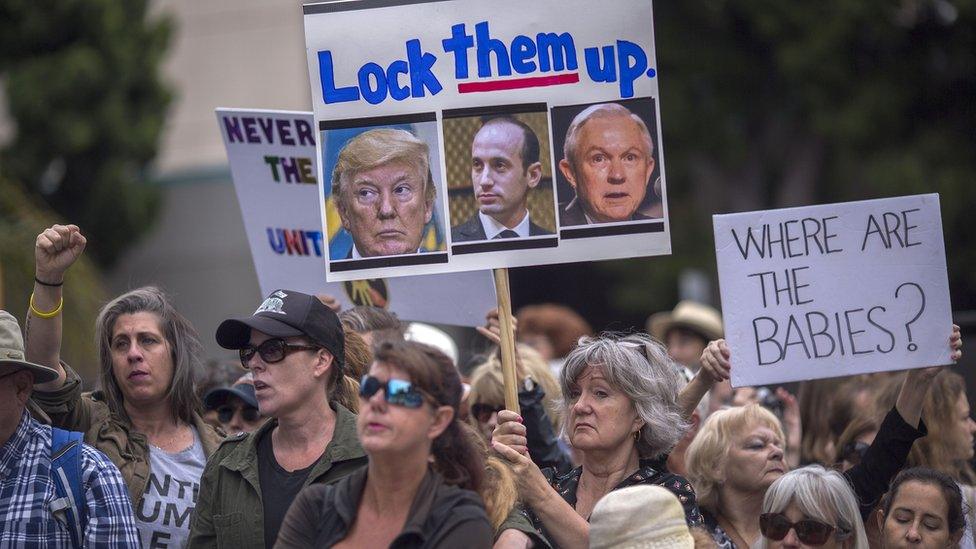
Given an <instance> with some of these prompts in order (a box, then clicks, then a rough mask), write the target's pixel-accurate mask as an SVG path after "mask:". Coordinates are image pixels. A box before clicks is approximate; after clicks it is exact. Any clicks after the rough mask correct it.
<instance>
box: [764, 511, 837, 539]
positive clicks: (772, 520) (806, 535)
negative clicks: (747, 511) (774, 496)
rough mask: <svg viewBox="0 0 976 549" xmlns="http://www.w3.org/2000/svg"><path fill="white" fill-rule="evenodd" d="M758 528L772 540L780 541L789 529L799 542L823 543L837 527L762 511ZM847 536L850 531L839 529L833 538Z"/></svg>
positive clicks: (817, 521)
mask: <svg viewBox="0 0 976 549" xmlns="http://www.w3.org/2000/svg"><path fill="white" fill-rule="evenodd" d="M759 530H760V531H761V532H762V535H763V536H765V537H766V538H767V539H770V540H773V541H780V540H781V539H783V538H785V537H786V535H787V534H789V533H790V530H793V531H794V532H796V537H797V539H799V540H800V541H801V542H803V543H805V544H807V545H823V544H825V543H827V541H828V540H830V536H831V534H833V533H834V531H835V530H837V529H836V528H834V527H833V526H831V525H829V524H824V523H822V522H820V521H819V520H813V519H803V520H801V521H798V522H791V521H790V519H788V518H786V515H784V514H783V513H763V514H761V515H759ZM848 536H850V532H845V531H843V530H841V531H839V532H837V535H836V536H835V538H836V539H837V541H841V540H844V539H846V538H847V537H848Z"/></svg>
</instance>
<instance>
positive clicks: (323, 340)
mask: <svg viewBox="0 0 976 549" xmlns="http://www.w3.org/2000/svg"><path fill="white" fill-rule="evenodd" d="M251 328H254V329H255V330H257V331H259V332H262V333H265V334H268V335H269V336H272V337H294V336H305V337H307V338H309V339H311V340H312V342H314V343H316V344H318V345H321V346H322V347H324V348H325V349H326V350H327V351H329V352H330V353H332V356H333V357H334V358H335V362H336V364H338V365H339V367H340V368H341V367H342V366H343V364H344V358H345V345H344V339H343V334H342V324H341V323H340V322H339V316H338V315H336V314H335V312H334V311H333V310H332V309H330V308H328V307H326V306H325V305H324V304H323V303H322V302H321V301H319V299H318V298H317V297H315V296H313V295H308V294H303V293H301V292H296V291H293V290H275V291H273V292H271V295H269V296H268V297H267V298H266V299H265V300H264V301H263V302H262V303H261V306H260V307H258V309H257V310H256V311H254V314H253V315H251V316H249V317H246V318H229V319H227V320H225V321H223V322H221V323H220V326H218V327H217V344H219V345H220V346H221V347H223V348H225V349H241V348H243V347H244V346H246V345H247V344H248V343H249V342H250V341H251Z"/></svg>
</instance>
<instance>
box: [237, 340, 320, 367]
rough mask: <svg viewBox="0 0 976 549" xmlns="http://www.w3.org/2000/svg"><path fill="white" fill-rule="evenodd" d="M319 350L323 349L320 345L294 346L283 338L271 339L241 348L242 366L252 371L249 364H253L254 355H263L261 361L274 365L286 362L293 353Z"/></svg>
mask: <svg viewBox="0 0 976 549" xmlns="http://www.w3.org/2000/svg"><path fill="white" fill-rule="evenodd" d="M317 349H321V347H319V346H318V345H294V344H291V343H285V340H284V339H281V338H275V339H269V340H267V341H264V342H262V343H261V344H260V345H258V346H254V345H245V346H244V347H241V348H240V353H241V366H243V367H244V369H245V370H250V369H251V367H250V366H248V363H249V362H251V358H253V357H254V353H257V354H259V355H261V360H263V361H265V362H266V363H268V364H274V363H275V362H281V361H282V360H284V359H285V356H286V355H287V354H288V353H289V352H291V351H314V350H317Z"/></svg>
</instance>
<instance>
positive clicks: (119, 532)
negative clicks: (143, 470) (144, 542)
mask: <svg viewBox="0 0 976 549" xmlns="http://www.w3.org/2000/svg"><path fill="white" fill-rule="evenodd" d="M81 482H82V487H83V488H84V491H85V501H86V502H87V504H88V524H87V526H86V527H85V537H84V545H85V547H110V548H114V547H119V548H121V547H139V534H138V532H137V531H136V522H135V518H134V517H133V515H132V504H131V503H130V502H129V494H128V492H127V491H126V487H125V482H124V481H123V480H122V474H121V473H119V470H118V469H117V468H116V467H115V465H114V464H112V462H111V461H109V460H108V458H107V457H105V455H104V454H102V453H101V452H99V451H98V450H96V449H94V448H92V447H91V446H88V445H87V444H85V445H83V446H82V451H81ZM55 498H56V493H55V490H54V481H53V480H52V479H51V427H49V426H47V425H42V424H41V423H38V422H37V421H36V420H34V418H32V417H31V416H30V414H28V413H27V411H24V413H23V415H22V416H21V418H20V424H19V425H18V426H17V430H16V431H15V432H14V434H13V436H11V437H10V439H9V440H8V441H7V442H6V444H4V445H3V447H0V547H4V548H8V547H10V548H19V549H32V548H42V547H43V548H55V549H56V548H60V547H64V548H71V536H70V535H69V534H68V529H67V527H66V526H65V525H64V524H63V523H62V522H60V521H59V520H58V518H55V516H54V515H53V514H52V513H51V510H50V508H49V506H50V504H51V501H52V500H54V499H55Z"/></svg>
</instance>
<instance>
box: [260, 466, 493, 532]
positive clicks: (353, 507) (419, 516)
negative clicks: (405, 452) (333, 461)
mask: <svg viewBox="0 0 976 549" xmlns="http://www.w3.org/2000/svg"><path fill="white" fill-rule="evenodd" d="M367 470H368V467H363V468H362V469H360V470H358V471H356V472H355V473H352V474H351V475H349V476H347V477H345V478H343V479H342V480H339V481H337V482H336V483H334V484H329V485H322V484H316V485H313V486H309V487H308V488H306V489H304V490H302V492H301V493H300V494H299V495H298V497H297V498H296V499H295V502H294V503H293V504H292V506H291V508H290V509H289V510H288V514H287V515H286V516H285V520H284V522H283V523H282V524H281V531H280V532H279V533H278V541H277V543H275V548H276V549H278V548H291V547H302V548H305V547H331V546H333V545H335V544H336V543H338V542H339V541H341V540H343V539H345V537H346V535H348V533H349V528H350V527H351V526H352V524H353V523H354V522H355V520H356V513H357V511H358V509H359V502H360V500H361V499H362V497H363V489H364V488H365V487H366V472H367ZM493 535H494V534H493V532H492V528H491V524H489V522H488V517H487V515H485V508H484V505H483V504H482V502H481V498H480V497H479V496H478V495H477V494H475V493H474V492H471V491H469V490H463V489H461V488H458V487H456V486H451V485H449V484H446V483H445V482H444V479H443V478H442V477H441V476H440V475H439V474H438V473H436V472H434V471H433V470H428V472H427V476H426V477H424V480H423V481H422V482H421V483H420V488H419V489H418V490H417V495H416V496H415V497H414V500H413V504H412V505H411V507H410V512H409V514H408V515H407V522H406V524H405V525H404V526H403V531H402V532H400V535H398V536H397V537H396V538H395V539H394V540H393V543H391V544H390V547H396V548H401V547H402V548H407V547H411V548H413V547H417V548H420V547H423V548H427V547H431V548H432V547H465V548H466V549H477V548H482V547H484V548H488V547H491V545H492V538H493Z"/></svg>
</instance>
